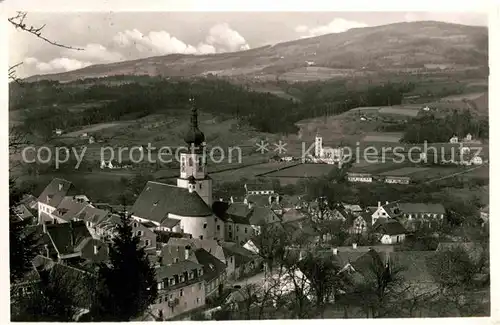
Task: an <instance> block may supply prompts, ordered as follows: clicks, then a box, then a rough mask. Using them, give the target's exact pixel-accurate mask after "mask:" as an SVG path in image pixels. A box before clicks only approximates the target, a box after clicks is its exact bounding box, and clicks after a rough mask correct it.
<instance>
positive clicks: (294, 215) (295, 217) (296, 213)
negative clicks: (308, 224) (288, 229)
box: [281, 208, 307, 223]
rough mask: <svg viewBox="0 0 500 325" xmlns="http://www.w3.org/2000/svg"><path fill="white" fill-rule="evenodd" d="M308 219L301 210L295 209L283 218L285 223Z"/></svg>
mask: <svg viewBox="0 0 500 325" xmlns="http://www.w3.org/2000/svg"><path fill="white" fill-rule="evenodd" d="M306 218H307V216H306V215H305V214H304V213H302V212H301V211H300V210H297V209H295V208H292V209H290V210H288V211H286V212H285V213H283V215H282V216H281V220H282V222H283V223H287V222H294V221H299V220H304V219H306Z"/></svg>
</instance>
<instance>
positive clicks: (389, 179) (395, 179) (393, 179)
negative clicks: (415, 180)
mask: <svg viewBox="0 0 500 325" xmlns="http://www.w3.org/2000/svg"><path fill="white" fill-rule="evenodd" d="M384 183H387V184H405V185H406V184H410V177H409V176H386V177H385V178H384Z"/></svg>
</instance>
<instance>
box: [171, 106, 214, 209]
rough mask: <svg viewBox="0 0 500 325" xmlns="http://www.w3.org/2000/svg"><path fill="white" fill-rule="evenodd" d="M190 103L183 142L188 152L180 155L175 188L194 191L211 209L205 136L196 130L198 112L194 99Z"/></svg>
mask: <svg viewBox="0 0 500 325" xmlns="http://www.w3.org/2000/svg"><path fill="white" fill-rule="evenodd" d="M189 101H190V103H191V125H190V126H189V128H188V130H187V132H186V135H185V137H184V141H185V142H186V144H187V147H188V151H187V152H184V153H181V154H180V169H181V170H180V177H179V178H178V179H177V187H182V188H187V189H189V191H190V192H192V191H195V192H197V193H198V195H199V196H200V197H201V198H202V199H203V201H205V203H206V204H207V205H208V206H209V207H212V179H211V178H210V177H209V176H208V172H207V162H206V157H205V155H204V153H205V145H206V144H205V135H204V134H203V132H201V131H200V129H199V128H198V112H197V110H196V106H195V104H194V99H193V98H191V99H189Z"/></svg>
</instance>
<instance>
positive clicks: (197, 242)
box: [159, 237, 226, 264]
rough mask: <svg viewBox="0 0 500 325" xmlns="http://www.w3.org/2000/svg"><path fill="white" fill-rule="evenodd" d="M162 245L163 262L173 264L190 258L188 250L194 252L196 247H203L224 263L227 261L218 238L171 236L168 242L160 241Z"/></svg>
mask: <svg viewBox="0 0 500 325" xmlns="http://www.w3.org/2000/svg"><path fill="white" fill-rule="evenodd" d="M159 244H160V245H161V248H160V250H161V253H160V254H161V257H162V263H164V264H172V263H176V262H178V261H182V260H185V259H188V258H189V254H188V255H186V250H187V251H189V252H193V251H194V250H196V249H200V248H203V249H205V250H206V251H207V252H208V253H210V254H211V255H213V256H215V257H216V258H217V259H218V260H220V261H221V262H222V263H226V257H225V255H224V251H223V249H222V246H221V245H220V244H219V242H217V241H216V240H210V239H203V240H201V239H197V238H175V237H170V238H169V239H168V241H167V242H166V243H164V242H161V243H160V242H159Z"/></svg>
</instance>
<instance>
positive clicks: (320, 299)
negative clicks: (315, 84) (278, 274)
mask: <svg viewBox="0 0 500 325" xmlns="http://www.w3.org/2000/svg"><path fill="white" fill-rule="evenodd" d="M299 266H300V269H301V270H302V272H304V274H305V275H306V276H307V278H308V279H309V282H310V285H311V288H312V291H313V293H314V295H315V298H316V299H315V302H316V308H317V309H318V311H319V312H320V313H321V314H323V312H324V308H325V306H326V303H327V302H328V301H329V298H330V297H333V295H334V294H335V292H336V291H337V290H340V289H343V288H344V279H343V277H341V276H339V271H340V270H341V268H342V266H341V265H339V264H338V263H336V262H335V260H334V259H332V257H331V255H328V254H326V255H325V254H321V252H320V251H317V250H316V251H314V250H313V251H311V252H309V253H308V254H307V255H306V257H305V258H304V259H302V260H301V261H299Z"/></svg>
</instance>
